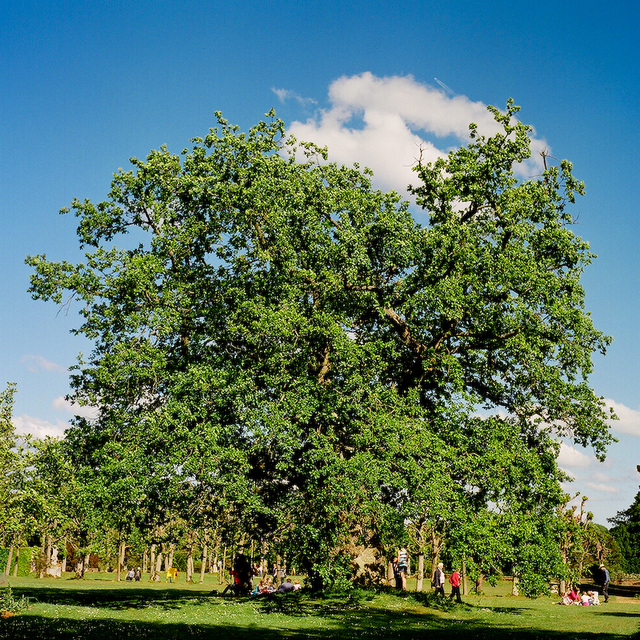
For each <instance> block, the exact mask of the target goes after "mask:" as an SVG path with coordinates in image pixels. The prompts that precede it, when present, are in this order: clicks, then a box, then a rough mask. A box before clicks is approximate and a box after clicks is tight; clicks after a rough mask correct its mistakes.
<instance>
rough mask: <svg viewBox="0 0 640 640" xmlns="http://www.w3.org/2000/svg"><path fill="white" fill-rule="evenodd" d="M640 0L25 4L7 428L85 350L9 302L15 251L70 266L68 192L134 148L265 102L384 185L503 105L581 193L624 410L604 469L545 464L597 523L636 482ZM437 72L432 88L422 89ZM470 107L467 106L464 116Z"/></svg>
mask: <svg viewBox="0 0 640 640" xmlns="http://www.w3.org/2000/svg"><path fill="white" fill-rule="evenodd" d="M639 6H640V5H638V3H636V2H632V1H627V2H625V1H618V2H613V3H602V2H591V1H587V2H584V1H583V2H579V3H578V2H571V1H570V2H566V3H559V2H553V3H552V2H548V1H542V2H538V3H529V2H520V1H511V2H504V1H502V0H499V1H494V2H490V3H481V2H471V1H459V2H456V3H449V2H445V1H444V0H443V1H441V2H420V1H413V2H398V3H395V5H394V6H393V7H391V5H390V4H388V3H378V2H372V1H371V0H369V1H368V2H360V1H355V2H349V3H346V2H336V1H332V0H323V2H318V1H308V2H305V3H302V2H299V1H297V2H293V1H287V2H278V3H267V2H241V3H238V4H237V5H236V6H230V5H229V4H227V3H219V2H214V1H209V2H205V1H201V0H194V1H185V2H180V3H178V2H162V1H158V0H155V1H154V2H148V1H145V0H139V1H138V2H135V3H133V2H123V1H120V0H114V1H111V2H101V1H96V2H90V3H87V2H78V1H77V0H67V1H64V0H57V1H55V2H49V1H46V0H45V1H39V2H35V1H29V0H25V1H23V2H19V3H12V4H11V5H8V6H5V7H4V8H3V18H2V22H3V24H2V29H1V30H0V86H1V87H2V91H1V92H0V114H1V115H2V123H3V127H2V133H1V134H0V211H1V215H2V217H1V222H2V233H1V235H0V242H1V245H2V251H1V252H0V273H2V279H1V281H0V303H1V304H2V309H3V313H2V314H1V315H0V335H1V336H2V338H3V340H2V343H3V346H2V350H1V351H0V353H1V357H0V386H4V384H5V382H7V381H15V382H17V383H18V395H17V398H16V407H15V422H16V426H17V427H18V428H19V429H21V430H28V431H31V432H33V433H35V434H37V435H44V434H47V433H48V434H60V433H61V432H62V429H63V428H64V426H65V425H66V423H67V421H68V419H69V417H70V408H69V406H68V404H67V403H66V402H65V401H64V395H65V394H66V393H67V391H68V376H67V373H66V370H67V368H68V367H69V366H70V365H72V364H73V363H74V362H75V358H76V355H77V353H78V352H80V351H83V352H85V353H87V352H88V351H89V350H90V345H89V344H87V343H86V342H83V341H82V340H81V339H79V338H75V337H73V336H71V335H70V334H69V329H70V328H72V327H73V326H74V325H75V324H77V318H76V316H75V310H74V309H73V308H72V309H71V310H70V311H66V310H59V309H57V308H56V307H55V306H54V305H47V304H43V303H41V302H34V301H32V300H31V299H30V297H29V295H28V294H27V288H28V284H29V283H28V278H29V269H28V268H27V267H26V266H25V265H24V258H25V256H26V255H27V254H31V255H33V254H40V253H46V254H47V256H48V257H49V258H50V259H55V260H60V259H67V260H71V261H77V260H79V259H81V254H80V252H79V250H78V246H77V241H76V238H75V221H74V219H73V218H72V217H69V216H59V215H58V211H59V209H60V208H62V207H64V206H66V205H68V204H69V203H70V202H71V200H72V198H74V197H78V198H81V199H82V198H85V197H86V198H89V199H92V200H94V201H99V200H101V199H103V198H104V196H105V195H106V192H107V190H108V187H109V183H110V180H111V177H112V174H113V172H114V171H116V170H117V169H118V168H119V167H123V168H127V167H128V166H129V165H128V159H129V158H130V157H131V156H140V157H144V156H146V154H147V153H148V152H149V151H150V150H151V149H156V148H158V147H159V146H160V145H161V144H167V146H168V147H169V149H170V150H171V151H174V152H176V153H178V152H180V151H181V150H182V149H183V148H184V147H186V146H188V140H189V139H190V138H192V137H194V136H199V135H203V134H205V133H206V132H207V131H208V129H209V127H210V126H213V125H214V117H213V112H214V111H216V110H220V111H222V112H223V114H224V116H225V117H226V118H227V119H228V120H230V121H231V122H234V123H237V124H239V125H240V126H241V127H242V128H245V129H246V128H248V127H250V126H251V125H253V124H255V123H256V122H257V121H258V120H259V119H260V118H261V117H262V116H263V114H264V113H266V112H267V111H268V110H269V109H270V108H271V107H275V108H276V110H277V112H278V115H279V116H280V117H281V118H283V119H284V120H285V122H286V123H287V125H288V126H289V127H290V129H291V130H292V131H294V132H295V133H297V134H298V135H299V137H302V138H311V139H313V140H314V141H317V142H319V143H322V144H328V145H329V151H330V155H331V157H332V158H333V159H334V160H337V161H339V162H344V163H351V162H353V161H359V162H360V163H361V164H364V165H368V166H371V167H372V168H373V169H374V171H375V173H376V181H377V184H378V185H379V186H381V187H384V188H394V189H396V190H398V191H402V190H403V189H404V188H405V187H406V184H407V182H408V181H409V180H408V179H407V176H409V179H410V175H411V174H410V171H409V169H408V167H409V166H410V164H411V162H412V161H413V159H414V158H415V157H416V155H417V148H418V143H419V142H422V143H424V144H428V143H431V144H432V145H433V146H432V147H431V149H432V152H433V153H434V154H436V155H437V154H438V153H442V152H444V151H446V150H447V149H448V148H449V147H450V146H451V145H455V144H461V143H462V142H463V140H462V139H461V138H460V134H459V133H458V132H459V131H460V130H461V128H462V129H464V128H466V125H467V124H468V121H469V119H471V118H472V117H473V118H475V114H478V113H481V114H482V113H484V107H485V105H487V104H494V105H496V106H498V107H503V106H504V105H505V103H506V101H507V99H508V98H509V97H513V98H514V99H515V101H516V103H517V104H519V105H521V106H522V111H521V114H520V115H521V118H522V120H523V121H525V122H527V123H529V124H532V125H533V126H534V127H535V131H536V140H537V141H538V143H539V145H542V146H545V147H546V148H548V149H550V150H551V153H552V154H553V155H554V156H557V157H559V158H568V159H570V160H571V161H572V162H573V164H574V173H575V174H576V176H577V177H579V178H580V179H582V180H584V181H585V183H586V187H587V195H586V196H585V197H583V198H582V199H580V200H579V201H578V203H577V205H576V207H575V208H574V214H575V215H576V216H577V217H578V224H577V225H576V227H575V230H576V233H577V234H578V235H580V236H582V237H583V238H585V239H586V240H588V241H589V242H590V243H591V246H592V249H593V251H594V252H595V253H597V254H598V256H599V257H598V259H597V260H596V261H595V263H594V264H593V265H592V266H591V267H590V268H589V269H588V270H587V272H586V273H585V276H584V280H583V282H584V286H585V288H586V291H587V306H588V309H589V310H590V311H591V313H592V316H593V318H594V322H595V324H596V326H597V327H598V328H599V329H601V330H602V331H604V332H605V333H607V334H609V335H612V336H613V337H614V343H613V345H612V346H611V348H610V350H609V353H608V354H607V356H606V357H605V358H601V357H596V358H595V369H594V372H593V375H592V377H591V383H592V385H593V387H594V388H595V389H596V391H597V393H598V394H600V395H602V396H604V397H605V398H607V399H608V402H610V403H611V404H612V405H614V406H615V407H616V409H617V410H618V413H619V414H620V416H621V418H622V419H621V420H620V422H619V423H617V424H616V425H614V427H613V429H614V433H615V435H616V436H617V437H618V438H619V443H618V444H615V445H613V446H612V447H611V449H610V452H609V457H608V459H607V461H606V462H605V463H602V464H600V463H597V462H596V461H595V459H594V457H593V455H592V452H591V451H589V450H581V449H577V448H573V447H570V446H564V447H563V450H562V453H561V459H560V461H561V464H562V466H563V468H564V469H566V470H567V472H569V473H570V474H571V475H572V476H574V478H575V481H574V482H573V484H572V485H571V486H570V487H569V490H571V491H581V492H582V493H583V494H585V495H587V496H588V497H589V501H588V503H587V505H588V508H589V509H590V510H591V511H593V512H594V514H595V519H596V521H598V522H601V523H603V524H606V518H608V517H611V516H613V515H615V513H616V512H617V511H618V510H620V509H624V508H626V507H627V506H628V505H629V504H630V503H631V502H632V500H633V497H634V495H635V493H636V492H637V491H638V484H639V483H640V475H639V474H638V473H637V471H636V464H638V463H640V446H639V445H640V397H639V393H638V391H639V378H638V375H637V369H638V367H637V362H638V360H639V357H640V338H639V337H638V332H637V330H636V326H637V322H636V319H637V316H638V312H639V310H640V309H639V302H638V299H639V296H638V293H639V287H638V277H637V273H638V270H639V269H638V267H639V266H640V265H639V264H638V263H639V261H640V260H639V258H638V252H637V250H636V244H637V238H638V235H639V231H640V228H639V227H640V222H639V216H638V212H637V190H638V177H637V176H638V167H639V163H638V161H637V150H638V147H639V143H640V140H638V137H639V136H638V125H639V123H640V119H639V117H638V116H639V115H640V114H639V107H638V104H639V103H640V95H639V89H638V87H639V86H640V78H639V77H638V75H639V74H638V60H639V59H640V56H639V55H638V54H639V53H640V51H639V45H638V37H637V33H638V27H639V26H640V8H639ZM436 78H437V79H438V81H439V82H438V81H436ZM481 117H482V116H481Z"/></svg>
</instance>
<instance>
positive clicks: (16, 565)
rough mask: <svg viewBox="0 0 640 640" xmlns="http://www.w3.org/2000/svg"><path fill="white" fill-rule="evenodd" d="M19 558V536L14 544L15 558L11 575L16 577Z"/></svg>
mask: <svg viewBox="0 0 640 640" xmlns="http://www.w3.org/2000/svg"><path fill="white" fill-rule="evenodd" d="M19 560H20V538H18V544H17V545H16V559H15V561H14V564H13V577H14V578H17V577H18V564H19Z"/></svg>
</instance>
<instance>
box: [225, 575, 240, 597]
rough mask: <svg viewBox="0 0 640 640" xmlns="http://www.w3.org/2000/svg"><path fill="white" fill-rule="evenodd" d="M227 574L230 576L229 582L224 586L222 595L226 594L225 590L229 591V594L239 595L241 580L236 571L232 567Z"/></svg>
mask: <svg viewBox="0 0 640 640" xmlns="http://www.w3.org/2000/svg"><path fill="white" fill-rule="evenodd" d="M229 575H230V576H231V579H232V580H231V582H230V583H229V584H228V585H227V586H226V587H225V588H224V591H223V592H222V595H223V596H224V595H226V594H227V591H231V595H234V596H239V595H240V594H241V592H242V580H241V579H240V576H239V575H238V572H237V571H235V570H234V569H231V571H229Z"/></svg>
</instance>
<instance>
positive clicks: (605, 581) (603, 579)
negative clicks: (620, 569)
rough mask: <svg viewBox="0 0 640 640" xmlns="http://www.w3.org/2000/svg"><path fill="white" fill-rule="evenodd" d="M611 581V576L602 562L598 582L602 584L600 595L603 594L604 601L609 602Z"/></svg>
mask: <svg viewBox="0 0 640 640" xmlns="http://www.w3.org/2000/svg"><path fill="white" fill-rule="evenodd" d="M610 581H611V576H609V572H608V571H607V567H605V566H604V564H601V565H600V584H601V585H602V595H603V596H604V601H605V602H609V582H610Z"/></svg>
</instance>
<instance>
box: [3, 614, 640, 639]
mask: <svg viewBox="0 0 640 640" xmlns="http://www.w3.org/2000/svg"><path fill="white" fill-rule="evenodd" d="M433 622H434V621H433V620H429V619H428V617H427V619H426V620H425V617H424V616H420V617H418V616H412V615H402V616H401V619H400V620H398V621H396V623H395V624H394V623H393V621H392V620H390V616H389V615H388V614H387V615H379V614H374V615H368V616H367V620H366V623H365V622H364V621H362V620H358V621H354V620H353V619H348V620H344V621H342V623H341V624H336V622H335V620H326V622H325V624H324V625H323V626H319V627H315V628H309V627H307V628H303V629H302V628H298V627H297V625H296V624H295V621H294V620H291V623H290V624H287V625H286V626H280V627H279V628H270V627H267V626H265V625H264V623H263V621H262V622H261V621H256V623H255V624H234V625H233V626H231V625H229V624H221V625H215V624H204V623H201V624H176V623H162V622H144V623H143V622H138V621H119V620H71V619H65V618H57V619H52V618H44V617H40V616H16V617H15V618H10V619H8V620H3V621H0V640H71V639H73V640H138V639H139V640H146V639H153V640H184V639H185V638H189V639H190V640H205V639H206V640H210V639H211V638H216V640H284V639H286V640H295V639H300V640H302V639H305V640H353V639H362V640H369V639H371V640H381V639H383V640H384V639H387V638H388V639H389V640H424V639H425V638H429V640H445V639H446V640H451V638H464V639H465V640H514V639H515V640H578V639H579V640H591V639H592V640H620V637H621V636H620V635H618V634H609V633H602V632H600V631H598V632H593V633H584V632H580V633H570V632H569V633H568V632H567V631H562V632H560V631H558V632H553V631H541V630H537V629H519V628H509V629H505V628H496V627H492V626H489V625H484V626H477V625H473V624H470V623H459V622H455V623H449V624H442V623H441V625H440V626H439V627H436V626H434V624H433ZM633 637H634V638H637V636H633Z"/></svg>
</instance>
